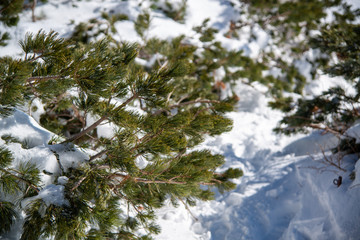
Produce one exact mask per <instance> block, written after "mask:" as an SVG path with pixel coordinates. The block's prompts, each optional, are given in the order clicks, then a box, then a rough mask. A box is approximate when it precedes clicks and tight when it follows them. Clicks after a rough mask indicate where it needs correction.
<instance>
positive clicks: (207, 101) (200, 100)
mask: <svg viewBox="0 0 360 240" xmlns="http://www.w3.org/2000/svg"><path fill="white" fill-rule="evenodd" d="M196 103H220V101H218V100H208V99H197V100H193V101H188V102H183V103H178V104H174V105H170V106H168V109H174V108H179V107H182V106H186V105H191V104H196ZM168 109H159V110H157V111H156V112H155V113H154V115H159V114H160V113H162V112H166V111H168Z"/></svg>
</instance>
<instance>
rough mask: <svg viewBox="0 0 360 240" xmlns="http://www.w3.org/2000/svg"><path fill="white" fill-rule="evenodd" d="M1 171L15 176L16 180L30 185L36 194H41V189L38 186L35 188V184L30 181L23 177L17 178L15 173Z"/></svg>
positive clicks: (0, 169) (1, 169)
mask: <svg viewBox="0 0 360 240" xmlns="http://www.w3.org/2000/svg"><path fill="white" fill-rule="evenodd" d="M0 171H2V172H4V173H6V174H9V175H11V176H13V177H14V178H16V179H18V180H20V181H22V182H23V183H25V184H26V185H28V186H29V187H31V188H32V189H34V190H35V191H36V192H40V190H39V188H38V187H37V186H35V185H34V184H32V183H31V182H30V181H28V180H26V179H24V178H22V177H19V176H17V175H16V174H13V173H11V172H9V171H7V170H5V169H3V168H0Z"/></svg>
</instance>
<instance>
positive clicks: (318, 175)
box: [0, 0, 360, 240]
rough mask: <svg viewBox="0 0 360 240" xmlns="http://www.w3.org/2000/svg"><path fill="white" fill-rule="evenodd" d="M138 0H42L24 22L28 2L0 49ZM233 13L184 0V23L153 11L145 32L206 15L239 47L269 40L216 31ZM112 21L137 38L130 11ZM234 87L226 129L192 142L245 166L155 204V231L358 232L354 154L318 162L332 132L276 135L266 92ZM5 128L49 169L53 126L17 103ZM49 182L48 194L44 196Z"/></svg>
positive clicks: (186, 238) (134, 10)
mask: <svg viewBox="0 0 360 240" xmlns="http://www.w3.org/2000/svg"><path fill="white" fill-rule="evenodd" d="M138 2H141V1H137V0H131V1H124V2H123V1H115V0H91V1H80V2H78V1H73V2H72V1H62V0H52V1H49V3H47V4H44V5H39V6H37V8H36V14H37V15H39V16H43V18H42V19H41V20H38V21H37V22H35V23H32V22H31V12H29V11H28V12H24V13H23V14H22V16H21V20H20V22H19V25H18V26H17V27H16V28H5V27H4V26H0V31H5V30H6V31H9V32H10V33H11V36H12V40H11V41H10V43H9V45H8V46H7V47H3V48H0V55H1V56H4V55H12V56H16V55H17V54H18V53H20V52H21V50H20V48H19V46H18V41H19V40H21V39H23V38H24V36H25V33H26V32H29V31H30V32H37V31H38V30H39V29H44V30H46V31H48V30H50V29H53V30H55V31H57V32H59V33H60V35H61V36H63V37H66V36H69V32H70V31H71V30H72V29H73V27H74V25H71V24H70V22H71V21H73V22H74V23H79V22H81V21H86V20H88V19H90V18H94V17H99V16H100V14H101V12H102V11H103V10H106V9H113V10H115V11H116V12H126V13H131V15H132V16H134V18H136V16H137V14H139V13H140V12H141V10H142V9H144V8H146V7H147V6H146V5H143V6H141V7H139V6H138ZM74 5H76V7H74ZM234 14H236V13H235V12H234V11H233V10H232V8H231V6H230V5H229V4H228V2H227V1H223V0H188V8H187V14H186V19H185V24H180V23H177V22H175V21H173V20H171V19H169V18H166V17H165V16H164V15H163V14H161V13H159V12H156V13H153V14H152V25H151V29H150V31H149V33H148V34H149V36H157V37H160V38H165V39H166V38H172V37H175V36H178V35H180V34H186V35H193V34H194V33H193V31H192V28H193V27H194V26H197V25H200V24H201V22H202V21H203V20H204V19H205V18H210V19H211V20H210V25H211V26H213V27H216V28H218V29H220V33H219V35H218V36H217V38H218V40H219V41H222V43H223V44H224V46H226V47H228V48H230V49H243V50H244V51H245V52H246V53H247V54H248V55H249V56H251V57H256V56H257V54H258V53H259V50H260V49H261V48H263V47H264V46H265V45H266V42H267V40H268V37H267V36H266V33H264V32H263V31H261V30H259V31H258V32H257V35H258V38H257V39H255V40H253V41H252V42H248V41H244V40H241V39H240V40H232V39H227V38H225V37H223V33H225V32H226V31H227V29H226V27H227V26H228V25H229V21H230V20H231V19H232V18H234V17H237V16H234ZM116 28H117V30H118V36H117V37H118V39H119V40H129V41H141V39H140V38H139V36H138V35H137V34H136V32H135V30H134V29H133V22H132V21H131V19H130V20H129V21H122V22H120V23H118V24H116ZM115 37H116V36H115ZM333 84H344V82H343V81H342V80H341V79H330V78H329V77H327V76H322V77H321V79H320V80H319V81H315V82H312V83H311V88H309V89H311V93H316V92H320V91H321V90H323V89H326V88H328V87H329V86H330V85H333ZM235 92H236V94H237V95H238V96H239V97H240V102H239V104H238V106H237V109H236V112H233V113H230V114H229V116H230V117H231V118H232V119H233V120H234V127H233V130H232V131H231V132H229V133H226V134H223V135H222V136H220V137H216V138H208V139H207V140H206V141H205V143H204V144H203V145H202V146H201V147H204V148H209V149H211V150H212V151H214V152H216V153H221V154H223V155H224V156H225V157H226V164H225V166H224V167H235V168H241V169H242V170H243V171H244V176H243V177H242V178H240V179H238V180H235V182H236V183H237V184H238V187H237V188H236V189H235V190H234V191H231V192H228V193H225V194H223V195H222V194H218V193H217V194H216V200H214V201H209V202H199V203H198V205H197V206H196V207H192V208H190V210H191V213H189V211H188V210H186V209H185V208H184V207H183V206H180V207H179V208H173V207H170V206H168V207H164V208H162V209H159V210H158V223H159V224H160V225H161V227H162V232H161V234H160V235H158V236H156V239H159V240H160V239H162V240H173V239H174V240H176V239H178V240H190V239H198V240H200V239H201V240H205V239H213V240H222V239H228V240H236V239H256V240H257V239H286V240H287V239H297V240H300V239H314V240H315V239H316V240H319V239H324V240H325V239H326V240H328V239H334V240H337V239H339V240H342V239H344V240H345V239H354V240H357V239H360V226H359V224H360V205H359V200H360V179H359V177H358V178H356V180H355V181H352V180H351V179H350V177H349V175H350V173H351V172H352V171H354V165H355V162H356V161H357V159H358V157H357V156H347V157H346V158H345V159H344V160H343V165H342V168H344V169H346V172H343V171H340V170H339V169H336V168H334V167H331V166H330V165H329V164H326V163H324V158H327V159H330V160H331V159H332V158H334V156H331V154H330V152H328V151H326V150H328V149H330V148H331V147H334V146H336V144H337V141H338V140H337V138H336V137H334V136H332V135H330V134H325V135H323V134H321V133H320V132H314V133H312V134H310V135H297V136H292V137H286V136H281V135H276V134H274V133H273V132H272V129H273V128H275V127H276V124H277V122H278V121H279V120H280V119H281V117H282V113H281V112H279V111H275V110H272V109H270V108H269V107H268V106H267V102H268V101H269V100H270V99H269V98H267V97H266V95H265V94H264V92H266V89H264V87H262V86H257V85H255V86H254V87H250V86H248V85H243V84H241V83H239V84H238V85H237V86H236V88H235ZM25 112H26V111H25ZM35 119H36V115H35ZM359 129H360V128H359V127H357V126H355V127H354V128H353V129H350V131H349V134H352V136H355V137H357V136H360V131H359ZM9 133H11V134H12V136H14V137H18V138H19V139H21V140H26V142H27V144H28V145H29V146H31V148H28V149H24V148H22V147H21V145H20V144H19V143H12V144H10V145H9V149H10V150H11V151H13V152H14V153H16V154H14V156H16V159H15V160H16V161H21V160H22V159H23V158H27V159H30V160H31V161H34V162H36V164H38V166H40V168H41V169H40V170H46V171H49V172H52V171H53V170H54V169H58V167H57V166H58V162H57V159H56V157H55V156H54V154H53V153H52V152H51V147H50V146H49V145H46V144H47V142H48V141H49V140H50V139H51V137H52V135H53V134H52V133H50V132H48V131H46V130H45V129H43V128H42V127H40V126H39V125H38V124H37V123H36V121H35V120H34V119H32V118H31V117H29V116H28V115H27V114H26V113H24V112H21V111H16V112H15V114H14V115H13V116H11V117H9V118H6V119H0V136H3V135H4V134H9ZM3 144H5V141H3V140H2V139H0V145H3ZM53 147H56V145H55V146H53ZM57 150H59V149H57ZM57 152H60V154H59V155H60V160H61V161H62V165H63V167H65V168H66V167H70V166H72V164H76V162H73V161H72V159H73V157H74V155H73V154H77V158H79V157H80V158H81V156H83V157H82V158H83V159H84V160H85V159H86V158H87V157H86V156H87V155H86V153H85V152H81V151H75V152H71V154H69V151H68V150H67V149H63V151H57ZM35 156H37V157H35ZM62 159H67V161H66V162H65V160H62ZM333 160H334V161H336V159H333ZM355 170H356V172H357V173H358V176H360V162H357V164H356V169H355ZM59 174H61V173H59ZM339 176H342V178H343V184H342V185H341V186H340V187H337V186H335V185H334V184H333V180H334V179H337V178H338V177H339ZM46 178H48V179H46ZM50 178H51V176H48V175H44V179H43V180H44V182H45V183H46V182H48V183H50V182H51V179H50ZM60 179H61V181H60V182H59V180H58V184H59V185H48V187H46V188H44V189H43V190H42V191H41V192H40V193H41V194H43V195H42V196H45V197H52V198H58V199H59V201H60V202H59V204H61V199H62V197H61V193H62V191H61V189H60V188H59V187H58V188H59V189H51V188H54V187H55V186H60V187H61V184H64V183H62V182H66V179H62V178H60ZM51 190H52V191H51ZM54 190H58V191H54ZM49 192H51V193H52V194H55V195H51V196H47V194H48V193H49ZM56 192H58V195H56ZM17 237H18V235H17V234H16V233H12V234H11V235H7V236H2V237H1V236H0V239H17Z"/></svg>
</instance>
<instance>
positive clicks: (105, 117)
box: [62, 94, 137, 143]
mask: <svg viewBox="0 0 360 240" xmlns="http://www.w3.org/2000/svg"><path fill="white" fill-rule="evenodd" d="M135 98H137V95H136V94H134V95H133V96H132V97H130V98H129V99H128V100H126V101H125V102H123V103H122V104H121V105H120V106H118V107H117V108H116V109H115V111H116V110H119V109H122V108H123V107H125V106H126V105H127V104H128V103H130V102H131V101H132V100H133V99H135ZM109 116H110V114H109V113H107V114H105V115H104V116H102V117H101V118H100V119H99V120H97V121H96V122H94V123H93V124H92V125H91V126H89V127H88V128H86V129H84V130H83V131H81V132H79V133H78V134H76V135H74V136H72V137H70V138H68V139H67V140H65V141H64V142H62V143H66V142H73V141H76V140H78V139H79V138H81V137H83V136H84V135H86V134H88V133H89V132H91V131H92V130H94V129H95V128H96V127H97V126H99V125H100V124H101V123H102V122H103V121H105V120H108V119H109Z"/></svg>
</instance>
